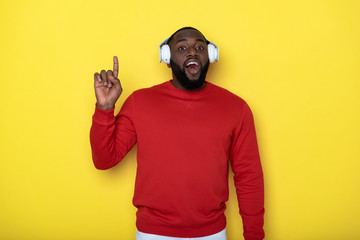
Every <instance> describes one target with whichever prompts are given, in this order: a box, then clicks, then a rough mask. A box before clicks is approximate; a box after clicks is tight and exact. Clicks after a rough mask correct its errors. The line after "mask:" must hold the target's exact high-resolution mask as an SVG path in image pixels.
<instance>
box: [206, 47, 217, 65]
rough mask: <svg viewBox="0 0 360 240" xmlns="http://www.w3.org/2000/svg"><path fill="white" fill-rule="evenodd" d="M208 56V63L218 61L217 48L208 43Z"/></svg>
mask: <svg viewBox="0 0 360 240" xmlns="http://www.w3.org/2000/svg"><path fill="white" fill-rule="evenodd" d="M208 55H209V62H210V63H212V62H214V61H215V60H216V61H218V60H219V52H218V49H217V47H215V46H214V44H211V43H209V44H208Z"/></svg>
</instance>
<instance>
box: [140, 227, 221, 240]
mask: <svg viewBox="0 0 360 240" xmlns="http://www.w3.org/2000/svg"><path fill="white" fill-rule="evenodd" d="M226 239H227V238H226V229H224V230H222V231H221V232H218V233H215V234H212V235H209V236H205V237H196V238H178V237H167V236H161V235H156V234H148V233H143V232H140V231H138V230H136V238H135V240H226Z"/></svg>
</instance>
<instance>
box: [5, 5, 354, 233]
mask: <svg viewBox="0 0 360 240" xmlns="http://www.w3.org/2000/svg"><path fill="white" fill-rule="evenodd" d="M359 13H360V1H356V0H354V1H340V0H339V1H335V0H328V1H325V0H322V1H321V0H319V1H316V0H312V1H280V0H274V1H235V0H233V1H231V0H223V1H215V0H208V1H205V0H201V1H188V0H185V1H170V0H166V1H165V0H161V1H160V0H159V1H156V0H154V1H145V0H132V1H119V0H118V1H106V0H103V1H85V0H66V1H65V0H64V1H60V0H58V1H55V0H54V1H45V0H44V1H34V0H32V1H30V0H29V1H10V0H9V1H1V2H0V24H1V32H0V33H1V40H0V41H1V44H0V54H1V55H0V56H1V58H0V74H1V85H0V104H1V117H0V160H1V161H0V239H6V240H7V239H34V240H37V239H59V240H60V239H61V240H63V239H87V240H88V239H125V240H126V239H133V238H134V233H135V224H134V222H135V208H134V207H133V206H132V204H131V200H132V192H133V183H134V177H135V169H136V163H135V162H136V159H135V151H136V149H134V150H133V151H131V152H130V153H129V154H128V155H127V156H126V158H125V159H124V161H123V162H122V163H120V164H119V165H118V166H117V167H115V168H113V169H111V170H108V171H98V170H96V169H95V168H94V167H93V165H92V161H91V153H90V145H89V137H88V136H89V128H90V125H91V116H92V113H93V110H94V105H95V97H94V91H93V73H94V72H95V71H99V70H101V69H104V68H105V69H109V68H111V67H112V56H113V55H117V56H118V57H119V62H120V73H119V77H120V79H121V81H122V84H123V88H124V93H123V96H122V97H121V100H120V101H119V102H118V105H117V109H119V107H120V106H121V104H122V102H123V101H124V99H125V98H126V97H127V96H128V95H129V94H130V93H131V92H132V91H134V90H136V89H139V88H142V87H148V86H151V85H154V84H157V83H161V82H163V81H166V80H168V79H169V78H170V76H171V72H170V70H169V69H168V68H167V67H166V65H165V64H160V63H158V44H159V43H160V42H161V41H162V40H164V39H165V38H166V37H168V36H169V35H170V34H171V33H172V32H173V31H175V30H176V29H178V28H180V27H183V26H188V25H190V26H194V27H197V28H199V29H200V30H201V31H202V32H203V33H204V34H205V35H206V36H207V38H208V39H210V40H212V41H214V42H215V43H216V44H217V45H218V46H219V48H220V61H219V62H218V63H215V64H212V65H211V67H210V68H211V69H210V71H209V75H208V77H209V79H208V80H209V81H211V82H213V83H215V84H218V85H220V86H223V87H225V88H227V89H229V90H231V91H233V92H234V93H236V94H238V95H239V96H241V97H243V98H244V99H245V100H247V102H248V103H249V104H250V106H251V107H252V109H253V112H254V116H255V121H256V127H257V133H258V140H259V146H260V151H261V157H262V163H263V169H264V174H265V190H266V195H265V197H266V205H265V207H266V215H265V231H266V239H273V240H289V239H291V240H297V239H298V240H304V239H307V240H312V239H317V240H321V239H326V240H331V239H342V240H352V239H360V221H359V220H358V218H359V215H360V206H359V197H360V186H359V183H360V174H359V170H360V161H359V160H360V151H359V142H360V141H359V140H360V137H359V136H360V126H359V123H360V97H359V95H360V94H359V92H360V84H359V80H360V44H359V43H360V28H359V26H360V14H359ZM231 190H232V193H231V196H230V201H229V204H228V210H227V215H228V226H227V229H228V238H229V240H235V239H242V226H241V218H240V217H239V214H238V209H237V203H236V198H235V195H234V188H233V187H232V188H231Z"/></svg>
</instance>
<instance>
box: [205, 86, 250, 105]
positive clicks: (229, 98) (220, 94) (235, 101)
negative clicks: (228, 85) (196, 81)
mask: <svg viewBox="0 0 360 240" xmlns="http://www.w3.org/2000/svg"><path fill="white" fill-rule="evenodd" d="M207 84H208V86H209V87H210V88H211V91H210V92H211V94H213V95H214V97H216V99H217V100H218V101H225V102H226V103H227V104H231V105H237V106H239V105H241V106H243V105H247V103H246V101H245V100H244V99H243V98H241V97H239V96H238V95H236V94H234V93H233V92H231V91H229V90H227V89H225V88H223V87H220V86H217V85H215V84H213V83H207Z"/></svg>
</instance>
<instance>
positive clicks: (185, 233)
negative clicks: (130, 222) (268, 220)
mask: <svg viewBox="0 0 360 240" xmlns="http://www.w3.org/2000/svg"><path fill="white" fill-rule="evenodd" d="M90 141H91V147H92V154H93V161H94V164H95V167H96V168H98V169H107V168H110V167H113V166H114V165H116V164H117V163H118V162H120V161H121V160H122V158H123V157H124V156H125V155H126V154H127V152H128V151H129V150H130V149H131V148H132V147H133V146H134V145H135V144H136V143H137V164H138V165H137V176H136V181H135V192H134V198H133V204H134V206H135V207H137V209H138V211H137V214H136V215H137V220H136V226H137V228H138V230H139V231H141V232H145V233H151V234H159V235H165V236H172V237H187V238H191V237H202V236H206V235H210V234H214V233H217V232H219V231H221V230H223V229H224V228H225V226H226V219H225V215H224V211H225V202H226V201H227V200H228V195H229V190H228V169H229V165H228V164H229V159H230V163H231V166H232V169H233V171H234V175H235V176H234V180H235V186H236V193H237V196H238V201H239V208H240V214H241V216H242V219H243V226H244V236H245V239H246V240H259V239H263V237H264V231H263V215H264V188H263V174H262V168H261V163H260V158H259V152H258V146H257V141H256V135H255V128H254V122H253V117H252V114H251V110H250V108H249V107H248V105H247V104H246V102H245V101H244V100H242V99H241V98H239V97H238V96H236V95H234V94H232V93H231V92H229V91H227V90H225V89H223V88H220V87H218V86H215V85H213V84H211V83H208V82H207V83H206V87H205V88H204V89H202V90H199V91H194V92H189V91H183V90H180V89H177V88H175V87H174V86H173V85H172V84H171V82H170V81H168V82H165V83H162V84H159V85H156V86H154V87H151V88H147V89H140V90H137V91H135V92H134V93H133V94H131V95H130V96H129V98H128V99H127V100H126V101H125V103H124V104H123V106H122V109H121V110H120V112H119V113H118V115H117V116H116V117H114V110H110V111H103V110H100V109H98V108H96V110H95V114H94V116H93V124H92V127H91V131H90Z"/></svg>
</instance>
